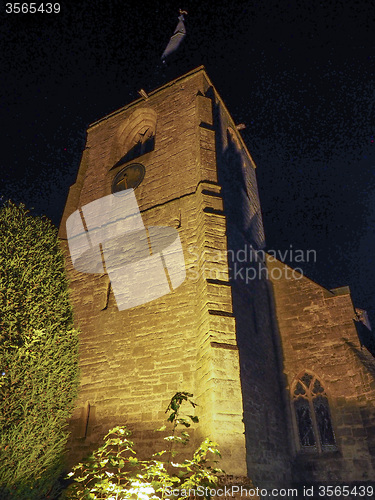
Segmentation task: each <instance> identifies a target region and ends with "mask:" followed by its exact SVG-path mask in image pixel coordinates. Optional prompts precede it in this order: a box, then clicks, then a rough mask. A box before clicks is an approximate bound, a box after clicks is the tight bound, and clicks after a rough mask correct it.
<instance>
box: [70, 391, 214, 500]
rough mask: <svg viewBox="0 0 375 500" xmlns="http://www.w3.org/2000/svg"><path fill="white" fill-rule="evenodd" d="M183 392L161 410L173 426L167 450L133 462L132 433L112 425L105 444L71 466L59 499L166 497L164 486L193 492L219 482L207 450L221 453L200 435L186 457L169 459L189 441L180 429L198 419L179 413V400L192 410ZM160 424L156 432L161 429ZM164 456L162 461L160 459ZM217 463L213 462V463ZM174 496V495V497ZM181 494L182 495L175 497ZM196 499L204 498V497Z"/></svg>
mask: <svg viewBox="0 0 375 500" xmlns="http://www.w3.org/2000/svg"><path fill="white" fill-rule="evenodd" d="M192 396H193V395H192V394H189V393H188V392H177V393H176V394H175V395H174V396H173V397H172V399H171V402H170V403H169V405H168V408H167V410H166V413H168V418H167V421H168V422H170V423H171V424H172V433H171V434H170V435H169V436H166V437H165V438H164V440H165V441H166V442H167V443H168V445H169V446H168V449H167V450H162V451H159V452H157V453H155V454H154V455H152V457H151V458H150V460H138V459H137V458H136V456H135V451H134V443H133V442H132V441H131V440H130V439H129V438H130V436H131V432H130V431H129V430H128V429H127V428H126V427H120V426H118V427H115V428H113V429H111V430H110V431H109V433H108V434H107V435H106V436H105V437H104V441H105V442H104V445H103V446H101V447H100V448H99V449H98V450H96V451H95V452H94V453H93V454H92V455H91V456H90V458H89V459H88V460H87V461H86V462H84V463H80V464H78V465H77V466H75V467H74V468H73V471H72V472H71V473H70V474H69V477H71V478H72V479H73V483H72V484H71V485H70V486H69V488H68V489H67V491H66V493H65V496H64V498H65V499H69V500H92V499H98V500H99V499H100V500H102V499H107V500H119V499H127V498H129V499H130V498H132V499H140V500H151V499H160V498H162V499H165V498H167V497H168V491H169V489H173V490H176V489H178V490H180V491H181V492H182V493H183V490H189V489H190V490H192V489H196V488H197V487H198V486H203V487H209V488H212V487H213V486H215V485H216V484H217V482H218V475H219V474H221V473H222V472H223V471H221V470H220V469H218V468H216V467H213V466H212V465H211V462H212V461H210V460H209V459H208V458H207V456H208V454H211V455H214V456H216V457H220V453H219V451H218V449H217V445H216V443H213V442H212V441H210V440H209V439H208V438H207V439H205V440H204V441H203V442H202V443H201V445H200V446H199V447H198V448H197V450H196V451H195V452H194V453H193V456H192V458H191V459H185V460H183V461H182V462H181V463H175V462H174V461H173V458H174V457H175V456H176V455H177V454H178V449H177V447H178V446H179V445H186V444H187V443H188V442H189V435H188V433H187V432H186V431H185V430H182V431H180V432H178V431H179V426H182V427H183V428H185V429H186V428H187V427H190V426H191V423H198V417H196V416H195V415H187V416H183V415H181V406H182V404H183V403H184V402H187V403H190V405H191V406H192V407H193V408H195V407H196V406H197V405H196V403H194V402H193V401H192V400H191V397H192ZM165 429H166V426H163V427H162V428H160V429H157V430H158V431H164V430H165ZM163 456H165V457H166V460H165V461H162V460H161V457H163ZM214 463H216V462H214ZM174 498H176V497H174ZM179 498H180V499H182V498H186V496H185V495H184V494H182V496H180V497H179ZM200 498H209V497H203V496H201V497H200Z"/></svg>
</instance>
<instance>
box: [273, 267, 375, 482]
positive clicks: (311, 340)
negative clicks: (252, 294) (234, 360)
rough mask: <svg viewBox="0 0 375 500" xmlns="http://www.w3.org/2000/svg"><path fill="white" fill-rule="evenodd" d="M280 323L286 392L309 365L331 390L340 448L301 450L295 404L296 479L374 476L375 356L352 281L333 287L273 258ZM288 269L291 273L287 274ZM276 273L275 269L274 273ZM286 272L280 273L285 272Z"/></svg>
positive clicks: (341, 479)
mask: <svg viewBox="0 0 375 500" xmlns="http://www.w3.org/2000/svg"><path fill="white" fill-rule="evenodd" d="M268 270H269V272H270V276H271V279H272V282H273V289H274V297H275V305H276V313H277V319H278V325H279V329H280V335H281V342H282V350H283V363H284V373H285V376H286V379H287V384H286V397H287V398H289V400H290V397H291V395H290V393H289V391H290V388H291V386H292V384H293V381H294V380H295V378H296V377H297V376H299V375H300V374H301V373H303V372H304V371H310V372H312V373H313V374H315V375H316V376H317V377H319V379H320V380H321V381H322V383H323V385H324V388H325V389H326V392H327V395H328V400H329V405H330V411H331V417H332V423H333V430H334V433H335V438H336V443H337V451H336V452H326V453H321V454H317V453H315V454H311V453H310V454H306V453H303V452H302V451H300V447H299V444H298V443H299V441H298V438H297V432H296V431H297V429H296V424H295V420H294V418H293V409H292V407H291V405H290V406H289V429H290V435H291V437H292V442H293V443H294V450H293V453H294V466H293V471H294V481H295V482H297V483H302V484H306V483H313V482H317V483H320V484H322V483H324V482H326V483H328V484H331V485H332V484H339V483H342V484H348V483H350V482H352V481H362V482H363V481H369V480H374V478H375V474H374V468H373V457H374V444H373V443H374V424H375V405H374V396H375V383H374V380H375V379H374V374H375V371H374V369H375V361H374V359H373V358H372V356H371V355H370V354H369V353H368V352H367V351H366V350H364V349H362V348H361V346H360V343H359V341H358V336H357V332H356V329H355V326H354V324H353V318H354V308H353V304H352V301H351V297H350V293H349V289H348V288H343V289H337V290H333V291H328V290H326V289H324V288H323V287H321V286H319V285H317V284H316V283H314V282H313V281H311V280H309V279H308V278H307V277H305V276H302V275H300V274H299V273H295V276H294V277H292V275H291V269H290V268H287V266H285V265H283V264H282V263H280V262H277V261H275V260H274V259H270V260H269V262H268ZM286 270H288V271H289V273H288V276H289V277H290V279H286V278H285V276H286V274H285V271H286ZM272 273H273V274H272ZM279 276H281V278H280V279H278V277H279Z"/></svg>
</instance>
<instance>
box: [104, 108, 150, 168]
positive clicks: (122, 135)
mask: <svg viewBox="0 0 375 500" xmlns="http://www.w3.org/2000/svg"><path fill="white" fill-rule="evenodd" d="M156 119H157V116H156V113H155V111H154V110H153V109H151V108H139V109H137V110H136V111H134V112H133V113H132V114H131V115H130V116H129V117H128V119H127V120H125V122H124V123H122V125H121V127H120V128H119V130H118V131H117V139H116V145H115V157H117V158H116V159H117V161H116V163H115V165H114V166H113V167H112V169H113V168H117V167H119V166H121V165H123V164H125V163H128V162H130V161H131V160H134V159H135V158H138V157H140V156H142V155H144V154H146V153H149V152H150V151H153V149H154V148H155V133H156Z"/></svg>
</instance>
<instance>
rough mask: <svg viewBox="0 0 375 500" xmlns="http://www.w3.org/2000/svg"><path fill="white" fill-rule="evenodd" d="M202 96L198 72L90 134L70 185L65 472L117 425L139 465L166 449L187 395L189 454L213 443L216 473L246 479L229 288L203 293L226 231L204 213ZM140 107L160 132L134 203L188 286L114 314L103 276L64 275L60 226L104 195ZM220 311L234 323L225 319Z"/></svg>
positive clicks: (214, 202)
mask: <svg viewBox="0 0 375 500" xmlns="http://www.w3.org/2000/svg"><path fill="white" fill-rule="evenodd" d="M206 87H207V82H206V80H205V76H204V74H203V72H202V71H201V70H198V71H196V72H192V73H191V74H190V75H188V76H187V77H184V78H181V79H178V80H177V81H175V82H172V83H171V84H169V85H166V86H165V87H163V88H162V89H159V90H158V91H156V92H155V93H150V96H149V98H148V99H147V100H138V101H136V102H135V103H133V104H131V105H129V106H127V107H126V108H124V109H123V110H120V111H119V112H116V113H114V114H112V115H111V116H109V117H107V118H105V119H103V120H101V121H99V122H97V123H96V124H94V125H93V126H92V127H91V128H90V129H89V131H88V138H87V144H86V149H85V151H84V154H83V157H82V163H81V167H80V171H79V173H78V177H77V182H76V184H75V185H74V186H72V188H71V190H70V194H69V198H68V201H67V205H66V208H65V212H64V216H63V220H62V225H61V228H60V237H61V239H62V245H63V246H64V248H65V251H66V255H67V269H68V273H69V276H70V279H71V288H72V299H73V305H74V311H75V319H76V323H77V325H78V326H79V327H80V329H81V332H82V333H81V351H80V359H81V370H82V378H81V390H80V397H79V401H78V404H77V409H76V411H75V414H74V416H73V419H72V422H71V425H70V429H71V432H72V438H71V441H70V448H71V452H70V456H69V462H70V463H71V464H72V463H74V461H76V460H77V459H80V458H82V456H83V455H85V454H87V452H88V451H89V450H91V449H93V448H95V447H96V446H97V445H98V443H99V442H100V439H101V438H102V437H103V436H104V434H105V433H106V432H107V431H108V429H109V428H110V427H112V426H114V425H118V424H126V425H127V426H128V427H129V428H130V429H131V430H133V432H134V441H135V442H136V443H137V442H138V441H140V443H141V445H140V448H139V453H140V455H141V456H142V455H145V454H146V453H147V454H148V455H149V453H150V451H152V450H155V449H156V448H158V445H159V449H160V448H161V447H163V446H164V445H163V444H162V441H161V437H160V438H158V437H157V436H159V435H160V433H155V432H154V429H156V428H158V427H160V425H162V424H163V423H164V421H165V413H164V412H165V409H166V407H167V405H168V403H169V400H170V398H171V397H172V395H173V394H174V393H175V392H176V391H181V390H183V391H185V390H186V391H190V392H192V393H193V394H194V399H195V400H196V401H197V403H198V405H199V406H198V408H197V414H198V415H199V418H200V424H199V426H198V428H197V431H196V432H195V434H194V435H193V441H192V445H191V447H193V446H195V445H196V444H197V443H198V441H199V440H200V439H202V438H203V437H206V436H209V437H211V439H213V440H215V441H216V442H217V443H218V444H219V447H220V449H221V452H222V455H223V461H222V463H221V466H222V467H223V468H224V469H225V470H226V471H227V472H228V473H229V474H237V475H245V474H246V463H245V440H244V427H243V422H242V398H241V387H240V376H239V361H238V351H237V347H236V335H235V322H234V319H233V317H232V316H233V315H232V311H231V299H230V290H229V289H228V287H219V288H218V287H217V286H211V285H210V284H209V283H208V282H207V280H206V276H205V273H206V269H207V266H208V267H209V263H208V264H207V262H206V259H205V256H206V254H207V248H208V247H210V246H211V245H218V246H219V247H220V248H224V246H225V239H224V234H225V226H226V221H225V217H224V216H223V215H222V214H221V215H220V214H219V215H216V214H214V213H212V211H210V209H211V208H213V207H214V209H215V210H216V208H217V206H218V205H220V203H221V202H220V187H219V186H218V185H217V180H216V177H215V176H216V174H215V172H216V171H215V148H214V147H213V148H212V144H213V143H212V134H211V133H210V131H209V130H208V129H207V128H205V127H202V126H201V125H202V124H208V122H209V121H210V119H211V118H210V109H209V107H207V105H206V103H205V102H203V103H202V102H201V99H200V96H201V95H203V93H204V91H205V88H206ZM141 108H146V109H148V108H151V109H152V110H153V111H154V112H156V114H157V124H156V135H155V149H154V151H151V152H148V153H146V154H144V155H143V156H142V157H141V158H139V159H137V160H135V161H140V162H142V164H143V165H144V166H145V168H146V175H145V178H144V180H143V182H142V184H141V185H140V186H139V187H138V188H136V190H135V195H136V198H137V202H138V205H139V208H140V210H141V213H142V218H143V222H144V224H145V226H146V227H148V226H172V227H175V228H176V229H178V232H179V235H180V238H181V242H182V247H183V251H184V256H185V262H186V268H187V279H186V280H185V281H184V283H183V284H182V285H180V287H178V288H177V289H176V290H175V291H174V292H172V293H170V294H168V295H165V296H163V297H160V298H159V299H156V300H154V301H152V302H149V303H147V304H143V305H140V306H138V307H135V308H132V309H127V310H124V311H119V310H118V308H117V306H116V303H115V299H114V296H113V293H112V291H111V290H110V288H109V282H108V277H107V276H106V275H99V274H85V273H80V272H78V271H76V270H74V269H73V268H72V264H71V260H70V258H69V256H68V250H67V243H66V232H65V221H66V219H67V217H68V216H69V215H70V214H71V213H73V212H74V211H75V210H77V209H78V208H79V207H82V206H83V205H85V204H87V203H90V202H91V201H94V200H96V199H99V198H101V197H103V196H106V195H108V194H110V192H111V184H112V179H113V176H114V175H115V174H116V172H117V171H118V169H112V167H113V165H114V164H115V163H116V162H117V161H118V160H119V157H118V148H117V149H116V148H115V144H116V138H117V137H118V132H117V131H118V130H119V127H120V126H121V124H122V123H124V121H125V120H127V119H129V117H131V115H132V113H133V111H134V110H135V109H136V110H139V109H141ZM125 153H126V151H124V152H123V153H122V154H125ZM116 155H117V156H116ZM111 169H112V170H111ZM224 267H225V265H224ZM108 291H109V295H108ZM222 310H227V311H228V312H229V315H230V317H223V316H221V315H220V314H219V313H220V311H222ZM218 312H219V313H218ZM228 346H229V347H228Z"/></svg>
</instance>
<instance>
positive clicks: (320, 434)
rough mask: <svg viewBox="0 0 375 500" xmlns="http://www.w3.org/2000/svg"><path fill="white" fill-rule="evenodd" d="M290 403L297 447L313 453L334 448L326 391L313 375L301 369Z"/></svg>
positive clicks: (334, 442) (334, 441) (333, 435)
mask: <svg viewBox="0 0 375 500" xmlns="http://www.w3.org/2000/svg"><path fill="white" fill-rule="evenodd" d="M292 404H293V409H294V418H295V423H296V429H297V434H298V444H299V448H300V449H301V450H302V451H312V452H317V453H322V452H324V451H334V450H336V449H337V447H336V440H335V434H334V432H333V427H332V420H331V413H330V411H329V405H328V398H327V394H326V392H325V390H324V387H323V385H322V383H321V382H320V380H319V379H318V378H317V377H316V376H315V375H313V374H310V373H308V372H305V373H303V374H302V376H300V377H299V378H298V379H297V380H296V381H295V383H294V384H293V387H292Z"/></svg>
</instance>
